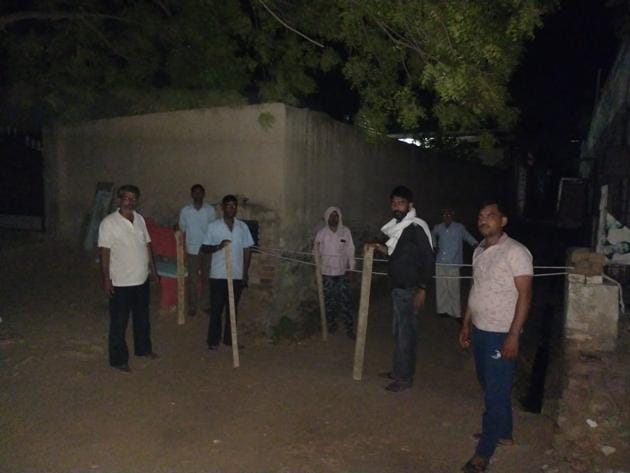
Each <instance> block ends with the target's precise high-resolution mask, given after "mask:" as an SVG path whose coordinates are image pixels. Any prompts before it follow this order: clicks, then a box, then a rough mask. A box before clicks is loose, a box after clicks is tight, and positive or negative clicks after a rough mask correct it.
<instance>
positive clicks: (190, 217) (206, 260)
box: [179, 184, 216, 317]
mask: <svg viewBox="0 0 630 473" xmlns="http://www.w3.org/2000/svg"><path fill="white" fill-rule="evenodd" d="M190 196H191V197H192V203H190V204H188V205H186V206H185V207H184V208H182V210H181V211H180V212H179V229H180V230H181V231H183V232H185V233H186V268H187V270H188V278H187V286H188V287H187V292H188V315H189V316H190V317H193V316H194V315H195V314H196V313H197V309H198V308H201V309H203V310H204V311H206V312H209V310H210V308H209V307H210V304H209V300H208V299H209V295H210V289H209V281H210V260H211V258H212V256H211V254H210V253H204V252H202V251H199V249H200V248H201V244H202V243H203V239H204V238H205V236H206V232H207V231H208V224H209V223H210V222H212V221H214V220H215V219H216V216H215V214H214V208H213V207H212V206H211V205H210V204H206V203H204V201H203V199H204V197H205V196H206V191H205V189H204V188H203V186H202V185H201V184H195V185H194V186H192V187H191V188H190ZM199 286H201V303H200V301H199V299H200V298H199V292H198V289H199Z"/></svg>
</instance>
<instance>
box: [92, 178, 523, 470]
mask: <svg viewBox="0 0 630 473" xmlns="http://www.w3.org/2000/svg"><path fill="white" fill-rule="evenodd" d="M204 196H205V192H204V189H203V187H202V186H201V185H198V184H197V185H195V186H193V187H192V188H191V197H192V203H191V204H190V205H187V206H186V207H184V208H183V209H182V211H181V213H180V218H179V227H180V229H181V230H183V231H185V232H186V247H187V253H188V254H187V261H188V272H189V275H190V277H189V278H188V294H189V301H190V310H189V315H190V316H193V315H195V314H196V312H197V309H199V308H202V309H205V310H206V311H208V310H209V313H210V322H209V326H208V337H207V343H208V348H209V349H211V350H216V349H217V348H218V346H219V343H220V342H221V325H222V318H223V316H222V314H223V312H224V308H225V306H226V304H227V275H226V265H225V252H223V251H219V250H222V249H223V248H224V247H225V246H226V245H227V244H228V243H229V244H231V248H232V252H231V254H232V259H233V260H232V266H233V278H234V292H235V302H236V303H237V304H238V300H239V297H240V294H241V291H242V289H243V287H246V286H247V280H248V269H249V262H250V257H251V254H250V248H251V247H252V246H253V245H254V241H253V238H252V235H251V233H250V231H249V228H248V226H247V225H246V224H245V223H244V222H242V221H240V220H238V219H237V218H236V212H237V208H238V205H237V200H236V198H235V197H234V196H232V195H227V196H225V197H224V198H223V200H222V202H221V207H222V213H223V215H222V218H221V219H215V214H214V209H213V208H212V207H211V206H210V205H208V204H205V203H204V202H203V199H204ZM139 197H140V191H139V189H138V188H137V187H135V186H131V185H125V186H122V187H120V188H119V190H118V198H119V200H120V207H119V208H118V209H117V210H116V211H115V212H113V213H112V214H110V215H108V216H107V217H106V218H105V219H103V221H102V222H101V225H100V228H99V240H98V246H99V250H100V261H101V276H102V282H103V288H104V290H105V292H106V294H107V296H108V298H109V310H110V318H111V321H110V330H109V362H110V365H111V366H112V367H114V368H117V369H120V370H122V371H130V367H129V364H128V360H129V352H128V349H127V344H126V342H125V332H126V328H127V323H128V320H129V315H130V314H131V315H132V317H133V328H134V330H133V337H134V350H135V354H136V355H137V356H144V357H148V358H150V359H153V358H157V355H156V354H155V353H154V352H153V349H152V344H151V337H150V324H149V283H148V278H149V275H150V274H153V275H154V276H156V277H157V273H156V269H155V263H154V261H153V256H152V251H151V238H150V236H149V232H148V230H147V227H146V224H145V221H144V219H143V218H142V216H141V215H140V214H138V213H137V212H136V211H135V207H136V205H137V201H138V198H139ZM390 206H391V211H392V216H393V218H392V220H390V221H389V222H388V223H387V224H385V225H384V226H383V227H382V228H381V231H382V232H383V233H384V234H385V235H386V236H387V237H388V239H387V241H386V242H384V243H380V242H374V243H367V244H366V246H371V247H372V248H374V249H376V250H377V251H380V252H381V253H384V254H386V255H388V264H389V270H388V274H389V280H390V286H391V294H392V302H393V323H392V329H393V335H394V338H395V350H394V356H393V366H392V370H391V371H388V372H385V373H381V374H380V376H382V377H384V378H387V379H388V381H389V383H388V384H387V386H386V387H385V389H386V390H388V391H391V392H400V391H403V390H405V389H409V388H410V387H411V386H412V385H413V377H414V374H415V367H416V358H417V355H416V353H417V327H418V314H419V312H420V311H421V310H422V309H423V307H424V305H425V302H426V293H427V289H428V287H429V286H430V284H431V282H432V279H433V268H434V266H435V259H434V251H435V253H436V254H437V263H438V266H437V268H438V269H437V270H436V274H437V288H436V289H437V292H436V293H437V307H438V313H441V314H444V315H445V316H446V315H449V316H452V317H456V318H458V317H460V311H461V307H460V305H459V283H458V279H457V276H458V275H459V266H457V265H461V264H462V260H463V258H462V246H463V241H466V242H468V243H469V244H470V245H471V246H475V250H474V253H473V285H472V287H471V291H470V295H469V299H468V306H467V308H466V311H465V313H464V317H463V321H462V327H461V330H460V333H459V343H460V345H461V346H462V348H469V347H470V346H472V347H473V353H474V358H475V368H476V372H477V378H478V380H479V383H480V385H481V387H482V390H483V393H484V403H485V412H484V414H483V420H482V431H481V433H479V434H477V436H478V438H479V442H478V444H477V448H476V450H475V454H474V456H473V457H472V458H471V459H470V460H469V461H468V462H467V463H466V464H465V465H464V467H463V469H462V470H463V471H464V472H465V473H478V472H483V471H485V470H486V468H487V467H488V464H489V461H490V458H491V456H492V455H493V453H494V451H495V449H496V447H497V445H499V444H509V443H510V442H512V405H511V389H512V380H513V376H514V370H515V360H516V357H517V354H518V349H519V335H520V333H521V330H522V327H523V324H524V323H525V320H526V318H527V315H528V312H529V306H530V303H531V295H532V276H533V266H532V256H531V254H530V252H529V251H528V250H527V248H525V247H524V246H523V245H522V244H520V243H519V242H517V241H516V240H513V239H512V238H510V237H508V235H507V234H506V233H505V232H504V227H505V226H506V225H507V221H508V220H507V215H506V213H505V210H504V209H503V208H502V206H501V205H500V203H498V202H495V201H492V202H490V201H488V202H484V203H483V204H482V205H481V206H480V209H479V213H478V217H477V228H478V230H479V233H480V234H481V235H482V236H483V240H482V241H481V242H480V243H479V244H477V241H476V240H475V239H474V238H473V237H472V236H471V235H470V234H469V233H468V232H467V231H466V229H465V228H464V226H463V225H461V224H459V223H457V222H454V221H453V212H452V211H451V210H446V211H445V212H444V214H443V218H444V223H443V224H440V225H437V226H436V227H435V228H434V229H433V232H431V231H430V230H429V227H428V225H427V224H426V222H425V221H424V220H422V219H420V218H419V217H418V216H417V215H416V209H415V208H414V205H413V194H412V192H411V190H410V189H408V188H407V187H404V186H398V187H396V188H395V189H394V190H393V191H392V193H391V195H390ZM324 222H325V226H324V228H322V229H321V230H320V231H319V232H318V233H317V235H316V237H315V244H314V253H315V256H316V257H317V258H320V261H321V268H322V275H323V285H324V293H325V301H326V302H325V305H326V318H327V323H328V330H329V331H330V332H334V331H335V330H336V329H337V324H336V320H335V316H336V314H337V313H339V314H341V315H342V317H343V320H344V324H345V328H346V333H347V335H348V336H349V337H350V338H354V329H353V317H352V307H351V302H350V301H351V297H350V282H349V273H350V272H352V271H353V270H354V265H355V257H354V252H355V246H354V242H353V240H352V235H351V233H350V230H349V229H348V228H347V227H346V226H344V225H343V223H342V214H341V210H340V209H339V208H336V207H330V208H328V209H327V210H326V212H325V213H324ZM432 236H433V238H432ZM434 243H435V248H434ZM449 265H453V266H449ZM208 274H209V276H210V277H209V280H208ZM444 276H446V277H444ZM199 285H201V287H202V291H201V294H202V298H203V299H202V300H201V301H200V300H199V298H198V294H199V292H198V288H199ZM208 285H209V289H208ZM207 295H209V296H210V300H209V302H208V300H207V299H206V297H207ZM208 304H209V306H208ZM230 335H231V333H230V329H229V324H227V323H225V330H224V334H223V343H224V344H226V345H231V343H232V341H231V336H230Z"/></svg>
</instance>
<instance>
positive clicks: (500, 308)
mask: <svg viewBox="0 0 630 473" xmlns="http://www.w3.org/2000/svg"><path fill="white" fill-rule="evenodd" d="M482 245H483V243H482ZM482 245H479V246H478V247H477V248H476V249H475V252H474V253H473V286H472V288H471V290H470V296H469V298H468V307H469V308H470V311H471V314H472V322H473V324H474V326H475V327H477V328H478V329H480V330H485V331H487V332H504V333H505V332H509V330H510V326H511V325H512V320H513V319H514V311H515V310H516V301H517V299H518V291H517V289H516V285H515V283H514V278H515V277H517V276H532V275H533V274H534V269H533V263H532V255H531V253H530V252H529V250H528V249H527V248H525V246H524V245H522V244H521V243H519V242H518V241H516V240H514V239H512V238H510V237H508V236H507V234H505V233H504V234H503V236H502V237H501V239H500V240H499V241H498V243H496V244H495V245H492V246H489V247H487V248H486V247H484V246H482Z"/></svg>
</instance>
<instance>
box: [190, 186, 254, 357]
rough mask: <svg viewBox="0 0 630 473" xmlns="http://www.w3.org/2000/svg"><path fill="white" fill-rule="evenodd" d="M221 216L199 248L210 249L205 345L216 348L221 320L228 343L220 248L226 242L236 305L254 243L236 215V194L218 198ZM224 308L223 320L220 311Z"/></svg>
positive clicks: (224, 273) (225, 298)
mask: <svg viewBox="0 0 630 473" xmlns="http://www.w3.org/2000/svg"><path fill="white" fill-rule="evenodd" d="M221 209H222V211H223V218H220V219H217V220H215V221H214V222H211V223H210V225H208V232H207V233H206V237H205V238H204V241H203V246H202V247H201V250H202V251H204V252H208V253H212V264H211V269H210V323H209V324H208V338H207V340H206V341H207V343H208V348H209V349H210V350H217V349H218V348H219V342H220V341H221V325H222V323H223V325H224V330H223V344H225V345H229V346H231V345H232V332H231V331H230V322H229V313H228V310H229V307H228V305H229V304H228V287H227V273H226V267H225V252H224V251H221V250H223V248H225V245H226V244H228V243H230V248H231V251H232V278H233V284H234V304H235V306H238V301H239V299H240V297H241V292H242V290H243V287H245V286H247V280H248V272H249V263H250V260H251V251H250V248H251V247H252V246H254V239H253V238H252V234H251V232H250V231H249V227H248V226H247V224H246V223H245V222H243V221H241V220H239V219H237V218H236V211H237V209H238V204H237V200H236V197H235V196H233V195H226V196H225V197H223V200H222V201H221ZM224 309H225V314H226V316H225V322H224V320H223V312H224Z"/></svg>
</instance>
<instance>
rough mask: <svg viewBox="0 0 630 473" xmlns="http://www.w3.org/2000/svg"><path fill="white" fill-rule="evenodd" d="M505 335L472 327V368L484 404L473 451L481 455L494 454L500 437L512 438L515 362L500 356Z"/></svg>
mask: <svg viewBox="0 0 630 473" xmlns="http://www.w3.org/2000/svg"><path fill="white" fill-rule="evenodd" d="M506 336H507V333H503V332H486V331H484V330H479V329H478V328H476V327H473V333H472V342H473V349H474V354H475V370H476V372H477V379H478V380H479V384H481V389H482V390H483V400H484V406H485V411H484V413H483V417H482V432H481V438H480V439H479V443H478V444H477V449H476V453H477V454H478V455H480V456H482V457H484V458H490V457H491V456H492V455H493V454H494V450H495V449H496V446H497V443H498V441H499V439H500V438H501V439H511V438H512V397H511V393H512V381H513V378H514V370H515V368H516V361H515V360H505V359H504V358H502V357H501V353H500V350H501V347H502V346H503V342H504V341H505V337H506Z"/></svg>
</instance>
